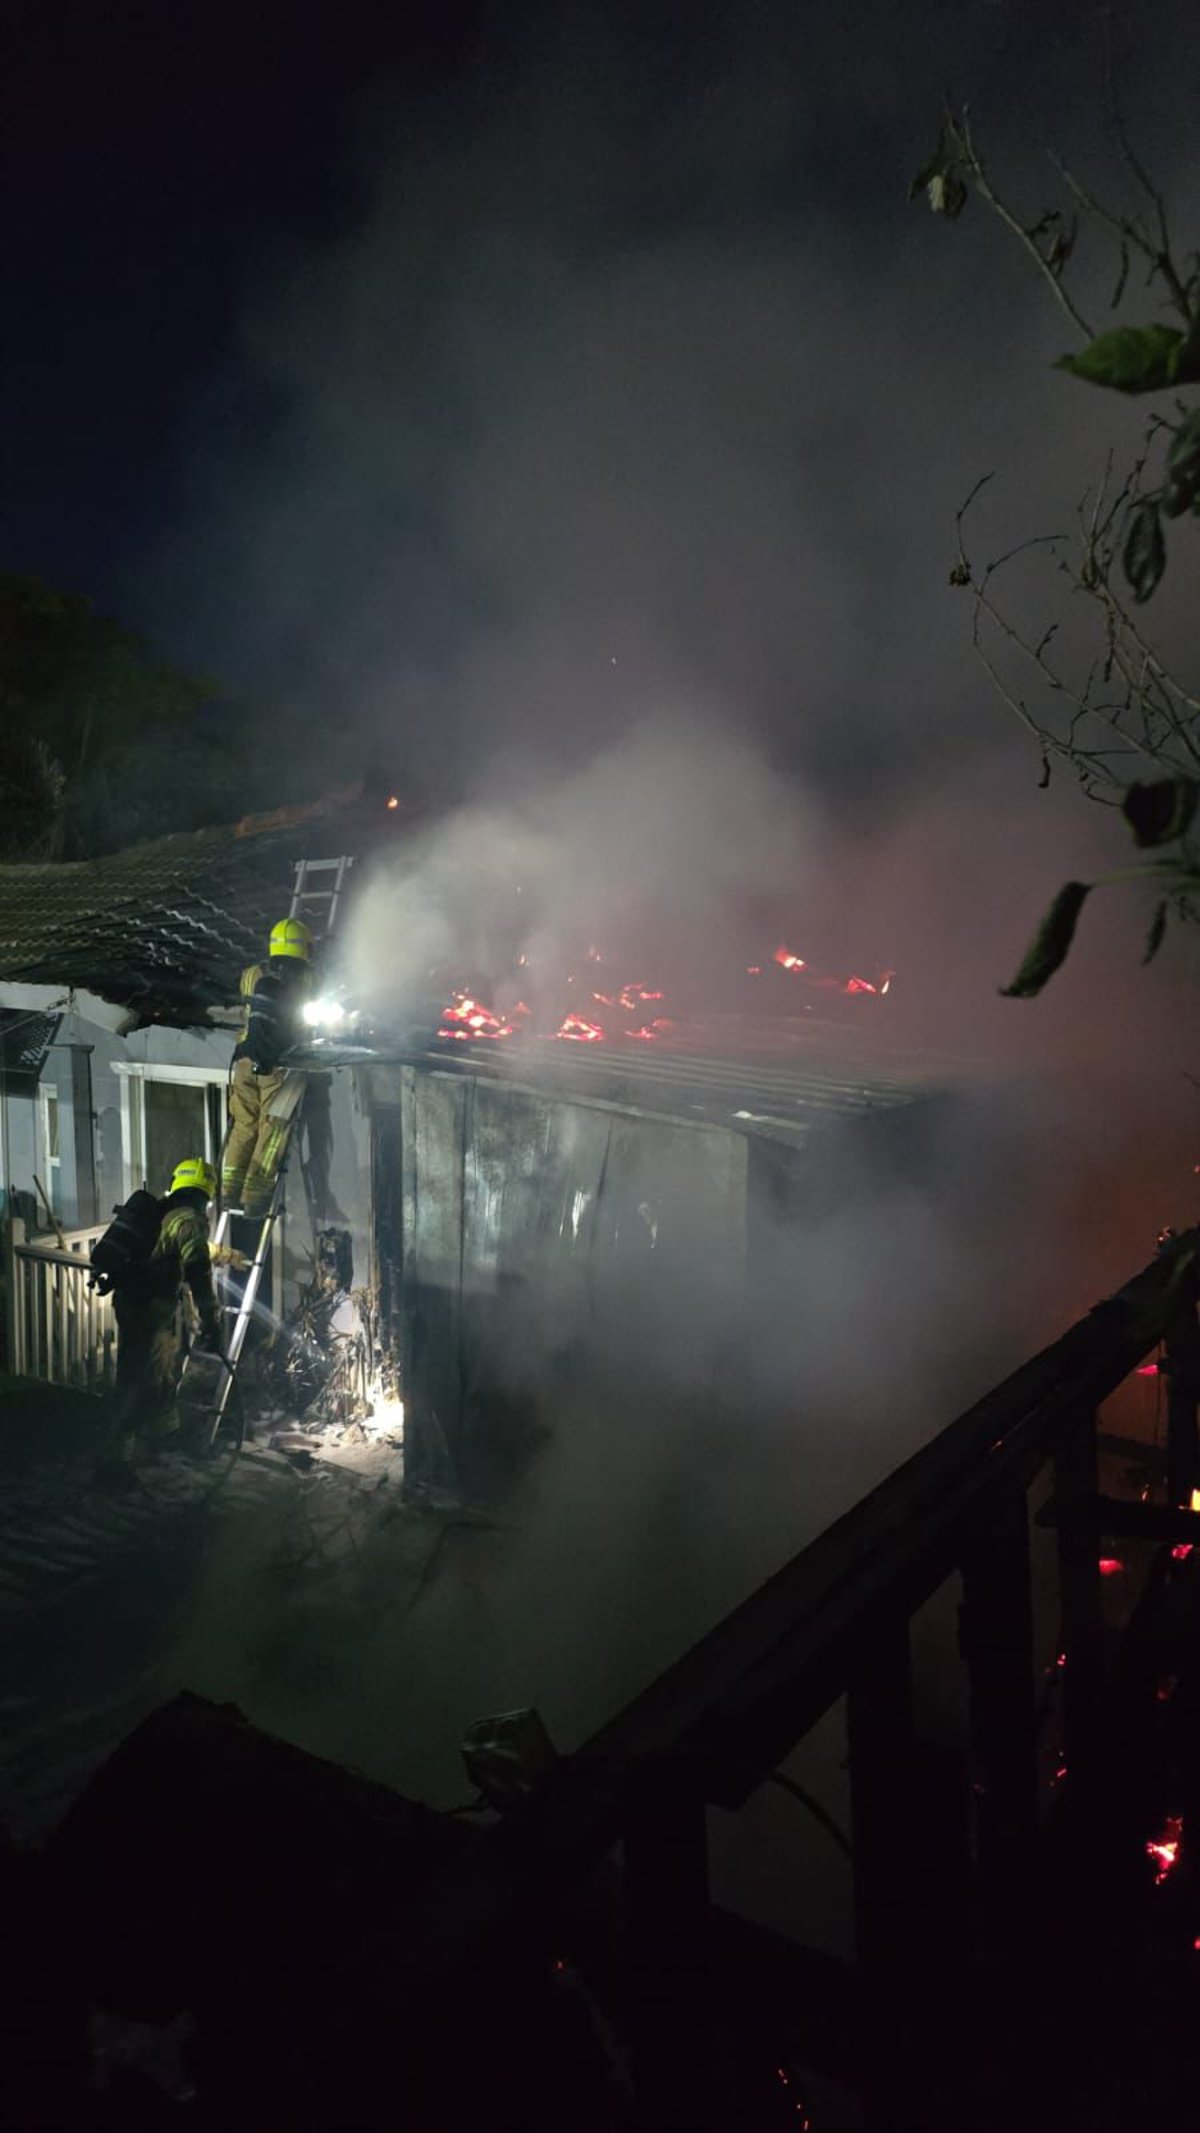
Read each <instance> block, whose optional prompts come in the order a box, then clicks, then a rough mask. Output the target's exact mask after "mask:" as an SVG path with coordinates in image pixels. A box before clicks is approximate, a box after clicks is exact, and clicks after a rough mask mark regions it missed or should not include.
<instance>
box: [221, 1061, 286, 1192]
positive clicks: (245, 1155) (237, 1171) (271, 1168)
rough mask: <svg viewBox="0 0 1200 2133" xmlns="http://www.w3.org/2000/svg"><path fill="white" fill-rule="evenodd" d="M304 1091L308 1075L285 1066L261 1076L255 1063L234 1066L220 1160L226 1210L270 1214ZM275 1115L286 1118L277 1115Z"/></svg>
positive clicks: (239, 1063)
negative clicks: (283, 1113)
mask: <svg viewBox="0 0 1200 2133" xmlns="http://www.w3.org/2000/svg"><path fill="white" fill-rule="evenodd" d="M302 1089H303V1076H302V1075H300V1074H297V1073H294V1072H289V1071H288V1070H287V1069H286V1068H284V1067H275V1068H274V1069H273V1070H272V1071H271V1072H270V1073H266V1074H259V1073H256V1071H255V1069H254V1067H253V1066H252V1064H251V1062H250V1060H248V1059H239V1060H237V1061H236V1062H235V1065H234V1069H233V1074H232V1077H231V1079H230V1083H229V1131H228V1132H227V1134H226V1136H225V1149H224V1153H223V1155H222V1157H221V1198H222V1199H223V1200H224V1202H225V1204H226V1206H227V1207H242V1208H244V1209H245V1211H246V1213H247V1214H248V1215H253V1216H256V1217H258V1218H260V1219H261V1218H262V1217H264V1216H265V1215H267V1214H268V1213H269V1212H270V1206H271V1195H272V1193H273V1192H274V1190H275V1180H276V1178H277V1177H278V1175H279V1166H280V1164H281V1163H282V1161H283V1158H284V1153H285V1151H286V1149H287V1144H288V1141H289V1139H290V1137H291V1131H292V1127H293V1125H294V1123H295V1119H296V1114H297V1112H298V1110H299V1098H300V1095H301V1093H302ZM289 1098H290V1099H291V1101H290V1103H289V1101H288V1099H289ZM276 1110H279V1111H285V1112H286V1116H282V1117H277V1116H274V1115H273V1114H274V1112H275V1111H276Z"/></svg>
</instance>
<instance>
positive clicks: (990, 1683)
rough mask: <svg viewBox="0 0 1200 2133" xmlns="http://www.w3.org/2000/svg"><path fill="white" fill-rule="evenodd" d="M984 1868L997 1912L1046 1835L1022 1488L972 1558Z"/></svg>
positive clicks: (965, 1633)
mask: <svg viewBox="0 0 1200 2133" xmlns="http://www.w3.org/2000/svg"><path fill="white" fill-rule="evenodd" d="M962 1570H963V1616H962V1646H963V1654H964V1657H965V1659H966V1662H967V1668H968V1673H969V1677H970V1696H971V1747H972V1752H973V1756H974V1761H975V1785H976V1790H975V1803H976V1829H977V1833H978V1860H979V1871H980V1875H981V1878H982V1881H983V1884H984V1896H985V1901H986V1902H987V1904H988V1906H989V1908H990V1909H992V1910H993V1912H994V1911H995V1909H996V1907H997V1905H999V1906H1000V1907H1001V1908H1003V1909H1005V1910H1006V1909H1007V1908H1008V1904H1009V1902H1010V1901H1011V1900H1013V1899H1014V1898H1015V1897H1016V1895H1017V1891H1018V1889H1019V1887H1020V1884H1021V1881H1022V1879H1023V1876H1024V1872H1025V1870H1026V1869H1027V1868H1028V1865H1029V1860H1030V1854H1031V1849H1032V1846H1033V1842H1034V1838H1035V1836H1036V1834H1037V1755H1036V1748H1037V1738H1036V1736H1037V1704H1036V1698H1035V1694H1034V1680H1033V1604H1032V1598H1031V1591H1030V1570H1029V1506H1028V1501H1027V1497H1026V1492H1025V1490H1024V1488H1014V1489H1012V1490H1011V1491H1010V1492H1009V1493H1008V1494H1006V1495H1005V1496H1004V1498H1003V1499H1002V1501H1001V1502H1000V1503H999V1504H998V1505H997V1506H996V1509H995V1512H994V1513H993V1515H992V1517H991V1518H990V1519H989V1520H988V1522H987V1524H986V1525H985V1526H982V1527H981V1528H980V1529H979V1530H978V1531H977V1532H976V1533H975V1534H974V1535H973V1536H972V1537H971V1539H970V1541H969V1543H968V1546H967V1548H966V1549H965V1551H964V1555H963V1565H962Z"/></svg>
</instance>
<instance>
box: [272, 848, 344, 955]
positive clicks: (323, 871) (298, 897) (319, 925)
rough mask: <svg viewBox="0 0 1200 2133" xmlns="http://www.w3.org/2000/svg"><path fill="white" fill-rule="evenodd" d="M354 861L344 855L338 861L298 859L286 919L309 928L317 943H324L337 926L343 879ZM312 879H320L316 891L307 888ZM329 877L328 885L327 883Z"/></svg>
mask: <svg viewBox="0 0 1200 2133" xmlns="http://www.w3.org/2000/svg"><path fill="white" fill-rule="evenodd" d="M353 865H354V860H353V858H352V857H350V856H349V855H347V854H343V856H342V858H340V859H298V860H297V861H296V875H295V881H294V882H293V885H292V908H291V910H290V911H289V912H288V917H289V918H302V919H303V920H304V923H305V925H306V926H309V927H311V928H312V931H313V934H314V936H315V937H316V939H317V940H319V941H321V940H328V938H329V936H330V934H331V933H332V932H333V929H334V926H335V925H336V924H337V914H338V905H339V903H340V902H341V897H342V890H343V888H344V887H345V883H346V876H347V874H348V873H349V871H350V869H351V867H352V866H353ZM314 875H319V876H323V877H324V880H323V882H322V885H321V886H320V887H319V888H310V887H309V882H310V880H311V878H312V876H314ZM330 876H332V881H331V880H330V878H329V877H330Z"/></svg>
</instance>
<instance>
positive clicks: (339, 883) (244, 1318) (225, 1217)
mask: <svg viewBox="0 0 1200 2133" xmlns="http://www.w3.org/2000/svg"><path fill="white" fill-rule="evenodd" d="M353 865H354V859H353V856H352V855H351V854H349V853H344V854H343V855H342V856H341V857H340V858H338V859H298V860H297V861H296V866H295V873H294V878H293V882H292V901H291V908H290V909H289V911H288V917H289V918H299V919H303V921H304V923H305V925H306V926H308V927H310V928H311V931H312V933H313V937H314V939H316V940H328V938H329V936H330V934H331V933H332V932H333V929H334V926H335V925H336V923H337V914H338V905H339V904H340V902H341V899H342V892H343V889H344V888H345V884H346V876H347V874H348V873H349V871H350V869H351V867H352V866H353ZM314 877H315V878H316V879H317V883H318V885H317V886H313V885H312V884H313V881H314ZM302 1100H303V1099H302ZM299 1115H300V1105H299V1104H298V1105H297V1106H296V1110H295V1111H294V1113H293V1114H292V1119H291V1122H290V1124H289V1127H288V1138H287V1142H286V1143H285V1146H284V1153H283V1161H282V1162H281V1164H280V1166H279V1174H278V1176H277V1178H276V1180H275V1186H274V1190H273V1191H272V1194H271V1205H270V1208H269V1210H268V1212H267V1214H266V1215H265V1216H264V1217H263V1220H262V1223H261V1226H260V1228H259V1233H258V1242H257V1243H256V1245H255V1247H254V1254H253V1257H252V1258H251V1261H250V1265H249V1268H248V1270H247V1273H246V1279H245V1282H244V1283H243V1285H242V1288H241V1291H240V1293H239V1294H238V1297H237V1301H236V1302H234V1303H223V1304H222V1305H221V1316H222V1319H226V1318H231V1319H232V1321H233V1323H232V1325H231V1326H230V1328H229V1338H228V1340H227V1341H226V1343H225V1357H226V1362H227V1363H228V1365H229V1367H228V1368H227V1369H223V1370H222V1371H221V1382H220V1385H219V1387H218V1390H217V1397H216V1400H215V1403H214V1406H213V1417H212V1428H211V1431H210V1435H209V1442H210V1443H215V1442H216V1438H217V1433H218V1431H219V1430H220V1427H221V1423H222V1422H223V1420H224V1418H225V1409H226V1407H227V1406H228V1404H229V1395H230V1393H231V1392H232V1390H233V1385H234V1376H233V1373H234V1371H235V1370H236V1369H237V1365H238V1360H239V1358H240V1356H241V1353H242V1349H243V1347H244V1346H245V1341H246V1335H247V1333H248V1332H249V1330H250V1322H251V1320H252V1319H253V1317H254V1313H255V1309H256V1306H257V1303H258V1292H259V1290H260V1288H261V1287H262V1277H263V1271H264V1269H265V1267H266V1263H267V1257H268V1254H269V1253H270V1249H271V1244H272V1240H273V1239H274V1236H275V1232H276V1229H277V1228H279V1227H280V1225H281V1217H282V1215H283V1205H284V1191H285V1180H286V1175H287V1156H288V1150H289V1149H290V1146H291V1139H292V1135H293V1133H294V1132H295V1130H296V1126H297V1124H298V1123H299ZM232 1220H233V1218H232V1216H231V1215H230V1213H229V1210H228V1208H224V1207H223V1208H222V1209H221V1212H220V1215H219V1216H218V1218H217V1227H216V1231H215V1233H214V1236H213V1240H212V1242H213V1246H214V1249H219V1248H220V1247H222V1246H226V1245H228V1243H229V1238H230V1232H231V1225H232ZM233 1271H234V1269H233V1268H229V1269H228V1272H229V1273H232V1272H233ZM225 1273H226V1270H225V1269H223V1268H221V1267H218V1268H217V1279H218V1282H221V1280H222V1275H223V1274H225ZM184 1367H185V1369H186V1364H185V1366H184Z"/></svg>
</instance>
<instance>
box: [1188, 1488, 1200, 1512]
mask: <svg viewBox="0 0 1200 2133" xmlns="http://www.w3.org/2000/svg"><path fill="white" fill-rule="evenodd" d="M1188 1510H1189V1511H1200V1489H1193V1490H1192V1495H1191V1501H1190V1503H1189V1504H1188Z"/></svg>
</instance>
